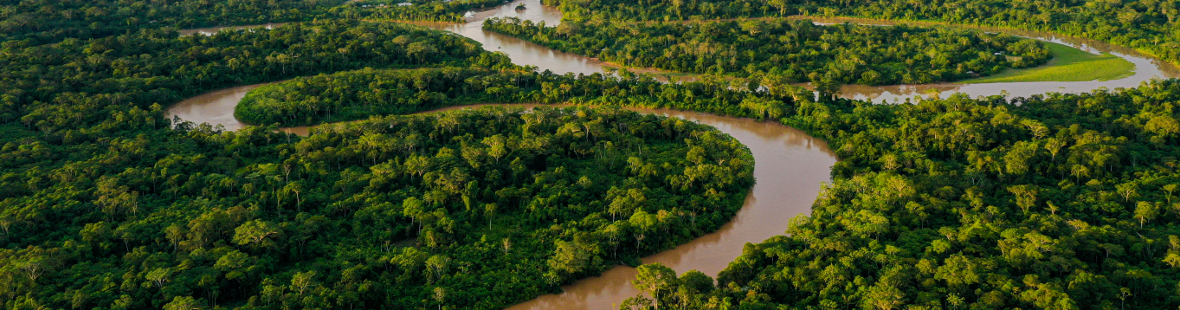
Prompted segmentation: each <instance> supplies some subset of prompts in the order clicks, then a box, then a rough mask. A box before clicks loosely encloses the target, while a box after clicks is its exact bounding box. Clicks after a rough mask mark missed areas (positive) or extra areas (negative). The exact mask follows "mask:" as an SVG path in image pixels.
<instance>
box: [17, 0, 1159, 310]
mask: <svg viewBox="0 0 1180 310" xmlns="http://www.w3.org/2000/svg"><path fill="white" fill-rule="evenodd" d="M341 2H342V1H329V0H325V1H318V0H307V1H286V0H273V1H253V0H242V1H189V0H173V1H133V0H124V1H57V2H53V1H16V0H10V1H0V29H2V30H4V31H0V41H2V43H0V68H4V69H3V70H0V296H2V298H0V302H2V303H3V306H2V307H3V308H5V309H42V308H67V307H68V308H103V309H156V308H164V309H212V308H245V309H252V308H264V309H280V308H345V307H348V308H381V307H386V308H422V309H459V308H480V309H492V308H502V307H504V306H506V305H510V304H513V303H516V302H520V301H522V300H525V299H528V298H533V297H535V296H537V295H539V294H543V293H550V292H555V291H556V290H557V289H558V287H559V285H560V284H563V283H569V282H571V281H574V280H576V279H579V278H583V277H586V276H590V275H594V274H597V273H598V272H601V271H602V270H605V269H606V268H609V267H610V266H612V265H614V264H620V263H622V264H628V265H635V264H637V263H638V258H639V257H641V256H643V255H646V254H650V253H654V252H656V251H659V250H661V249H666V248H670V247H672V246H675V245H677V244H681V243H683V242H686V241H688V240H691V238H694V237H695V236H699V235H701V234H703V233H706V232H709V231H712V230H714V229H716V228H717V227H719V226H720V225H722V224H723V223H725V222H726V221H728V220H729V219H730V217H731V215H732V214H733V213H734V212H735V211H736V209H737V208H738V207H739V206H740V203H741V201H742V198H744V196H745V195H746V190H747V189H748V188H749V186H750V185H751V184H752V183H751V182H752V181H753V180H752V174H751V169H752V166H753V159H752V158H751V157H750V155H749V152H748V150H746V149H745V147H743V146H742V145H740V144H738V143H737V142H736V141H734V140H733V139H732V138H730V137H728V136H725V135H723V134H720V133H719V132H718V131H716V130H714V129H712V128H708V127H705V126H702V125H699V124H695V123H692V122H686V121H681V120H677V119H668V118H662V117H655V116H648V115H640V114H636V113H632V112H626V111H622V110H618V109H616V108H585V107H578V108H560V109H552V108H537V109H533V110H516V109H480V110H463V111H454V112H447V113H440V114H429V115H411V116H387V115H386V114H403V113H410V112H417V111H421V110H423V109H427V108H433V107H442V106H447V105H454V104H465V103H474V102H538V103H571V104H585V105H614V106H640V107H664V108H677V109H685V110H694V111H702V112H709V113H715V114H721V115H730V116H741V117H753V118H759V119H766V120H771V121H778V122H781V123H783V124H786V125H789V126H792V127H796V128H799V129H803V130H805V131H807V132H808V133H810V134H812V135H814V136H816V137H820V138H823V139H825V140H827V141H828V142H829V145H830V146H832V149H833V150H835V151H836V152H837V154H838V155H839V156H840V158H841V161H840V162H839V163H837V164H836V165H835V166H834V167H833V180H834V182H833V183H832V184H830V185H828V186H827V187H826V188H825V189H824V190H823V191H822V192H821V193H820V196H819V199H818V200H817V202H816V204H815V206H814V208H813V211H812V213H811V214H810V216H806V217H798V218H795V219H785V218H784V219H782V220H783V221H784V222H787V221H790V222H791V228H790V229H789V230H788V231H787V234H786V235H783V236H778V237H774V238H772V239H770V240H767V241H766V242H763V243H759V244H749V245H747V246H746V249H745V251H744V253H743V254H742V256H741V257H739V258H737V259H736V260H735V261H734V262H733V263H731V264H730V266H729V268H727V269H726V270H724V271H723V272H722V273H721V274H720V275H718V276H717V277H716V280H715V281H714V279H712V278H710V277H709V275H705V274H703V273H699V272H687V273H685V274H682V275H677V274H676V273H675V272H673V271H672V270H670V269H668V268H666V267H663V266H661V265H645V266H641V267H639V276H638V277H637V278H636V279H635V281H634V285H636V286H637V287H639V288H640V289H643V290H645V291H647V292H648V293H649V294H648V295H646V296H637V297H636V298H632V299H630V300H628V301H626V302H625V303H624V304H622V305H621V306H622V307H623V308H632V309H651V308H656V307H658V308H680V309H837V308H864V309H886V310H890V309H960V308H969V309H1013V308H1020V309H1169V308H1176V307H1177V306H1180V293H1178V292H1180V284H1178V283H1180V272H1178V271H1177V268H1178V267H1180V229H1178V228H1175V226H1176V225H1174V223H1175V222H1173V221H1177V220H1180V200H1174V199H1176V197H1174V196H1175V195H1176V190H1177V189H1178V188H1180V187H1178V186H1180V174H1178V172H1177V165H1178V163H1177V158H1176V157H1177V155H1176V154H1180V122H1178V121H1177V117H1180V116H1178V115H1177V113H1180V111H1177V106H1176V105H1177V102H1180V81H1177V80H1167V81H1157V82H1152V83H1150V84H1145V85H1143V86H1141V87H1138V88H1131V89H1116V90H1113V91H1112V90H1106V89H1100V90H1095V91H1093V92H1091V93H1085V94H1055V93H1052V94H1048V95H1043V96H1042V95H1037V96H1032V97H1027V98H1005V97H1003V96H1001V95H996V96H991V97H981V98H975V99H971V98H965V97H963V96H954V97H951V98H948V99H943V100H939V99H927V100H922V101H920V102H917V103H915V104H899V105H872V104H871V103H869V102H861V101H850V100H845V99H837V98H836V97H835V96H834V93H833V92H834V91H835V88H834V84H837V83H865V84H876V83H877V82H872V81H871V80H866V79H865V74H866V73H867V72H868V71H867V70H871V71H874V72H877V73H879V74H880V77H878V78H879V79H896V81H905V80H906V79H905V73H908V72H910V71H907V70H912V71H913V72H914V73H911V76H912V77H913V78H914V79H916V80H917V81H925V80H924V79H923V76H926V77H928V78H929V79H930V80H929V81H935V80H937V79H935V77H943V78H947V79H957V78H961V77H962V76H961V75H958V74H960V73H963V72H966V71H974V72H975V73H978V74H986V73H989V72H993V70H994V68H995V67H996V66H1024V65H1030V64H1033V63H1037V62H1038V61H1043V60H1044V58H1043V57H1042V58H1038V57H1040V56H1038V55H1041V56H1043V53H1042V52H1041V51H1042V50H1043V47H1041V46H1039V45H1038V44H1030V43H1022V42H1027V41H1025V40H1016V39H1013V38H1009V37H1003V36H997V35H988V34H979V33H970V34H965V33H955V32H944V30H927V29H919V28H910V27H860V26H851V25H836V26H827V27H820V26H814V25H810V24H807V23H799V22H787V21H779V20H777V19H776V18H777V17H781V16H786V15H795V14H803V15H820V16H859V17H874V18H888V19H902V20H936V21H945V22H950V23H965V24H982V25H994V26H1004V27H1015V28H1024V29H1034V30H1049V31H1056V32H1059V33H1064V34H1071V35H1077V36H1083V37H1089V38H1094V39H1098V40H1104V41H1109V42H1113V43H1116V44H1121V45H1126V46H1130V47H1134V48H1138V49H1142V50H1146V51H1149V52H1152V53H1155V54H1158V55H1160V56H1161V57H1162V58H1164V59H1166V60H1170V61H1176V60H1177V58H1178V57H1180V54H1177V53H1180V52H1177V51H1180V49H1178V48H1176V47H1177V46H1178V44H1180V43H1178V42H1180V41H1178V40H1180V39H1177V37H1176V36H1174V35H1173V34H1174V29H1177V26H1178V25H1176V22H1177V21H1176V20H1175V18H1174V17H1175V16H1174V15H1176V14H1177V11H1176V10H1175V3H1174V1H1147V0H1141V1H1121V2H1119V1H1114V2H1111V1H1107V2H1094V1H1090V2H1052V3H1050V2H1044V1H1040V2H1038V1H1032V2H1001V1H986V0H947V1H932V2H928V3H920V2H896V3H893V2H874V1H859V0H849V1H839V2H833V1H825V0H812V1H802V2H788V1H781V0H769V1H746V0H735V1H681V0H672V1H662V0H650V1H649V0H644V1H643V2H640V3H638V5H636V3H633V2H624V1H617V0H605V1H601V0H600V1H585V0H548V1H546V2H548V3H549V4H554V5H559V6H560V7H561V8H562V9H563V10H564V11H565V13H566V18H567V19H566V21H565V22H563V23H562V25H560V26H559V27H557V28H540V27H538V25H528V24H521V23H517V22H515V21H505V20H500V21H497V22H494V23H493V24H490V25H489V27H492V28H495V29H496V30H497V31H502V32H508V33H511V34H513V35H518V36H522V37H524V38H526V39H529V40H533V41H536V42H541V43H543V44H545V45H549V46H553V47H556V48H560V49H564V50H570V51H582V53H584V54H588V55H598V56H599V57H602V58H604V59H606V60H611V59H612V57H613V59H614V60H612V61H616V62H619V63H624V64H628V65H632V66H654V67H659V66H667V67H666V68H669V69H671V70H682V71H686V72H706V73H719V72H724V73H725V74H729V75H730V76H728V77H726V78H719V77H716V76H712V75H704V76H702V77H701V78H700V80H698V81H694V82H676V83H663V82H660V81H657V80H655V79H653V78H651V77H650V76H645V75H635V74H632V73H630V72H627V71H626V70H622V71H618V72H615V73H614V74H590V75H572V74H566V75H558V74H553V73H552V72H548V71H542V72H534V71H532V70H529V68H522V67H519V66H515V65H513V64H511V63H510V62H509V60H508V59H507V57H505V56H504V55H502V54H496V53H491V52H487V51H485V50H484V49H483V48H482V47H481V46H479V44H477V43H475V42H473V41H470V40H466V39H463V38H461V37H457V36H454V35H451V34H446V33H443V32H437V31H430V30H426V29H423V28H419V27H413V26H406V25H398V24H391V23H369V22H360V21H355V19H368V20H377V19H398V20H407V19H413V20H423V19H424V20H445V21H457V20H459V19H460V18H461V16H462V14H463V13H464V12H465V11H466V10H468V9H471V8H476V7H484V6H490V5H493V4H495V3H496V2H497V1H487V0H470V1H463V0H460V1H452V2H445V1H444V2H437V1H435V2H413V5H410V6H397V5H396V2H398V1H366V2H352V3H347V4H342V3H341ZM381 4H385V5H384V6H382V5H381ZM366 6H368V7H366ZM762 17H765V18H762ZM736 18H762V19H760V20H758V21H752V20H750V21H747V20H742V21H727V20H719V21H709V22H706V21H704V20H711V19H736ZM313 19H320V20H318V21H314V22H305V23H293V24H290V25H286V26H283V27H279V28H277V29H275V30H270V31H226V32H222V33H219V34H216V35H213V36H203V35H198V36H189V37H178V36H177V33H176V31H175V29H176V28H177V27H189V26H208V25H217V24H253V23H261V22H277V21H300V20H303V21H311V20H313ZM338 19H354V21H344V20H338ZM606 21H611V22H609V23H608V22H606ZM673 21H676V22H673ZM623 22H628V23H623ZM817 29H823V30H822V31H821V30H817ZM898 29H903V30H898ZM891 31H903V34H902V38H903V39H905V40H899V39H897V38H896V36H897V33H893V32H891ZM825 32H826V33H825ZM710 35H715V36H716V37H717V38H719V39H718V40H715V41H708V42H706V41H702V40H699V39H697V40H696V41H693V40H694V39H695V38H697V37H701V36H710ZM772 35H774V37H771V36H772ZM789 35H795V37H790V36H789ZM669 36H671V38H670V37H669ZM677 36H682V38H678V37H677ZM784 36H787V37H788V38H789V39H791V40H787V41H782V39H781V38H783V37H784ZM607 38H609V39H607ZM950 38H955V40H949V39H950ZM963 40H965V42H964V41H963ZM46 43H54V44H46ZM706 43H707V44H706ZM824 44H828V45H827V47H824ZM902 46H905V47H907V48H904V49H903V48H901V47H902ZM714 47H716V50H715V51H714V50H710V52H714V53H702V54H700V55H697V54H692V53H688V51H690V49H689V48H703V49H711V48H714ZM722 47H724V48H722ZM603 48H606V49H607V50H606V51H605V52H604V50H603ZM796 48H797V49H796ZM913 49H918V50H917V51H914V50H913ZM730 50H733V51H734V52H732V53H731V52H730ZM669 51H671V52H669ZM748 51H754V52H755V55H753V56H751V55H749V54H748V53H747V52H748ZM866 51H867V52H866ZM927 51H933V53H931V54H927V53H926V52H927ZM1000 51H1003V52H1004V55H1005V56H1016V57H1021V58H1020V59H1015V58H1009V57H989V55H990V56H999V55H995V53H996V52H1000ZM862 52H864V54H862ZM939 52H942V53H945V54H944V55H939V54H938V53H939ZM973 52H974V53H973ZM669 53H670V54H669ZM727 53H728V54H727ZM743 53H744V54H743ZM837 53H839V54H837ZM980 53H983V54H980ZM668 55H671V56H668ZM701 55H705V56H701ZM722 55H729V56H725V57H729V58H731V59H725V60H726V61H732V64H727V63H721V62H717V59H722V58H719V57H722ZM792 55H805V56H806V57H811V58H788V57H791V56H792ZM833 55H840V56H833ZM843 55H854V56H856V57H858V59H860V60H861V61H862V62H863V63H860V64H857V65H855V66H851V67H850V68H846V67H849V66H848V64H841V63H840V62H841V61H842V60H841V59H840V57H843ZM939 56H945V57H944V58H942V59H944V60H947V62H942V61H937V62H935V61H933V60H936V59H938V57H939ZM660 57H665V59H663V60H657V59H659V58H660ZM774 57H780V59H779V60H778V61H786V60H782V59H790V61H786V62H775V61H774V60H773V59H774ZM795 57H802V56H795ZM903 57H904V58H903ZM672 59H675V61H673V60H672ZM698 59H707V60H705V61H702V62H704V63H705V64H704V65H701V66H700V69H699V70H700V71H692V70H697V68H698V66H697V64H696V61H697V60H698ZM804 59H805V60H804ZM708 60H711V61H712V63H709V61H708ZM909 60H912V62H913V63H908V62H907V61H909ZM972 61H975V63H974V64H973V65H968V63H971V62H972ZM786 63H791V64H798V66H799V67H798V68H792V67H790V65H787V64H786ZM718 64H720V65H721V68H720V69H716V68H715V67H716V65H718ZM897 64H905V66H904V68H898V67H897ZM952 64H953V65H952ZM730 65H731V66H730ZM960 65H961V66H963V67H962V68H960ZM727 66H729V67H727ZM975 66H978V67H975ZM779 67H781V68H779ZM675 68H681V69H675ZM976 68H979V69H978V70H976ZM776 69H777V70H780V71H779V72H774V70H776ZM846 69H847V70H846ZM963 69H965V71H964V70H963ZM719 70H720V71H719ZM787 70H794V73H792V74H790V75H788V74H787ZM858 70H865V71H858ZM939 70H943V71H941V72H942V73H939V74H934V72H936V71H939ZM763 71H765V73H764V72H763ZM833 72H835V73H833ZM886 72H888V73H886ZM899 72H905V73H899ZM923 72H924V74H925V75H923ZM799 74H803V75H799ZM804 78H805V79H806V80H810V81H813V82H818V83H817V84H818V85H817V86H818V88H817V90H818V94H813V93H812V92H810V91H806V90H802V89H800V88H798V87H794V86H791V83H794V82H797V81H802V80H803V79H804ZM280 81H285V82H280ZM272 82H278V83H275V84H273V85H270V86H266V87H262V88H259V90H258V91H257V92H255V93H252V94H250V99H249V100H247V101H248V102H249V103H248V104H247V106H244V107H243V110H241V111H239V112H240V113H242V114H241V116H242V117H243V118H244V119H250V118H254V119H252V120H251V121H252V122H255V123H259V124H263V126H257V127H249V128H246V129H243V130H240V131H237V132H223V131H221V130H219V129H217V128H212V127H210V126H208V125H204V124H192V123H186V122H182V121H179V120H169V119H167V118H165V117H164V112H163V105H167V104H170V103H174V102H177V101H179V100H181V99H183V98H187V97H190V96H193V95H197V94H201V93H205V92H208V91H212V90H216V89H220V88H225V87H230V86H239V85H247V84H257V83H272ZM355 119H367V120H364V121H360V122H354V123H347V124H338V125H326V126H321V127H319V128H317V129H314V130H313V135H311V136H309V137H298V136H294V135H290V134H284V133H281V132H278V131H277V130H276V129H277V128H276V127H275V126H274V125H273V124H276V123H277V124H280V125H297V124H318V123H321V122H326V121H339V120H355ZM1057 157H1062V159H1060V160H1059V159H1056V158H1057Z"/></svg>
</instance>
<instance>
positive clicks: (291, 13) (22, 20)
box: [0, 0, 344, 45]
mask: <svg viewBox="0 0 1180 310" xmlns="http://www.w3.org/2000/svg"><path fill="white" fill-rule="evenodd" d="M343 2H344V0H234V1H204V0H171V1H149V0H118V1H115V0H21V1H0V42H5V41H22V40H29V41H27V42H25V44H28V45H38V44H43V43H50V42H57V41H60V40H62V39H65V38H77V39H88V38H101V37H107V36H112V35H120V34H124V33H127V32H136V31H138V30H139V29H156V28H162V27H176V28H199V27H210V26H218V25H230V24H232V25H249V24H264V23H271V22H290V21H307V20H311V19H312V18H314V17H316V16H318V15H317V14H322V13H323V11H325V10H326V9H327V8H329V7H331V6H335V5H339V4H341V3H343Z"/></svg>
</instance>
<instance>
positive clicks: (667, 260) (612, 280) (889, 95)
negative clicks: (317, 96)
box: [168, 0, 1180, 310]
mask: <svg viewBox="0 0 1180 310" xmlns="http://www.w3.org/2000/svg"><path fill="white" fill-rule="evenodd" d="M522 2H523V3H524V4H525V5H526V7H527V9H525V10H522V11H517V10H515V9H514V8H515V7H516V6H517V5H518V4H519V3H522ZM490 17H518V18H522V19H529V20H533V21H544V22H545V23H546V24H547V25H557V24H558V23H559V22H560V19H561V13H560V12H559V11H557V10H556V9H555V8H550V7H545V6H542V5H540V2H539V0H521V1H515V2H512V3H509V4H506V5H503V6H500V7H497V8H494V9H491V10H487V11H482V12H477V13H472V14H469V17H468V20H469V21H470V22H468V23H466V24H444V23H416V24H419V25H423V26H427V27H431V28H435V29H441V30H447V31H451V32H454V33H456V34H459V35H462V36H465V37H468V38H471V39H473V40H475V41H477V42H480V43H482V44H483V47H484V48H485V49H487V50H490V51H499V52H504V53H505V54H507V55H508V57H509V58H511V59H512V61H513V62H515V63H517V64H520V65H533V66H537V67H538V68H539V69H540V70H551V71H553V72H555V73H559V74H563V73H575V74H578V73H582V74H590V73H595V72H603V71H604V68H607V67H610V66H611V65H610V64H609V63H606V62H602V61H598V60H596V59H592V58H587V57H582V56H578V55H574V54H569V53H563V52H559V51H554V50H551V49H548V48H545V47H543V46H540V45H537V44H533V43H529V42H525V41H523V40H520V39H516V38H512V37H509V36H505V35H501V34H497V33H493V32H489V31H484V30H483V29H482V28H481V26H482V23H483V21H484V20H485V19H487V18H490ZM808 18H810V19H813V20H815V21H816V22H817V23H833V22H844V21H850V22H856V23H867V24H885V25H888V24H892V23H890V22H886V21H877V20H852V19H821V18H812V17H808ZM910 24H920V23H910ZM218 30H219V29H217V28H210V29H201V30H199V31H195V32H192V31H190V32H188V33H206V34H208V33H214V32H216V31H218ZM984 30H986V31H995V32H1005V33H1010V34H1013V35H1020V36H1025V37H1031V38H1036V39H1040V40H1045V41H1051V42H1057V43H1062V44H1066V45H1069V46H1073V47H1076V48H1081V49H1083V50H1086V51H1090V52H1109V53H1112V54H1114V55H1118V56H1120V57H1123V58H1126V59H1127V60H1129V61H1131V62H1132V63H1134V64H1135V66H1136V71H1135V74H1134V75H1132V76H1130V77H1127V78H1123V79H1119V80H1114V81H1102V82H1098V81H1095V82H1033V83H989V84H933V85H901V86H884V87H870V86H856V85H853V86H845V87H844V88H843V89H842V92H843V94H842V96H843V97H846V98H854V99H872V100H875V101H877V102H881V101H882V100H887V101H890V102H896V101H904V99H905V98H912V97H914V96H917V95H925V94H928V93H929V92H931V91H935V92H938V93H940V95H942V96H949V95H950V94H951V93H954V92H963V93H966V94H967V95H969V96H971V97H975V96H980V95H994V94H999V93H1001V91H1005V90H1006V91H1007V92H1008V93H1009V94H1010V95H1011V96H1028V95H1032V94H1039V93H1045V92H1085V91H1090V90H1092V89H1095V88H1098V87H1108V88H1115V87H1134V86H1137V85H1139V84H1140V83H1142V82H1143V81H1147V80H1150V79H1152V78H1157V77H1158V78H1167V77H1177V76H1180V74H1178V72H1180V70H1177V69H1176V68H1175V67H1173V66H1171V65H1169V64H1166V63H1164V62H1161V61H1158V60H1156V59H1154V58H1152V57H1148V56H1146V55H1142V54H1140V53H1138V52H1135V51H1133V50H1130V49H1125V48H1119V47H1115V46H1110V45H1108V44H1103V43H1101V42H1094V41H1088V40H1080V39H1076V38H1069V37H1061V36H1055V35H1052V34H1046V33H1034V32H1024V31H1014V30H1009V29H984ZM257 86H258V85H251V86H242V87H237V88H231V89H225V90H219V91H214V92H210V93H207V94H204V95H201V96H197V97H193V98H190V99H187V100H185V101H182V102H180V103H177V104H175V105H173V106H171V107H169V109H168V113H169V114H170V115H175V116H178V117H180V118H181V119H184V120H188V121H193V122H198V123H201V122H207V123H210V124H212V125H221V126H224V128H225V129H227V130H236V129H240V128H243V127H244V126H247V125H246V124H243V123H241V122H238V121H237V120H236V119H234V117H233V108H234V107H235V106H236V105H237V103H238V102H239V101H240V100H241V99H242V97H243V96H245V94H246V92H248V91H249V90H251V89H253V88H255V87H257ZM523 106H526V107H527V106H528V105H523ZM458 108H467V107H458ZM634 110H636V111H639V112H644V113H654V114H658V115H665V116H670V117H678V118H683V119H688V120H693V121H697V122H700V123H702V124H706V125H710V126H713V127H716V128H718V129H719V130H721V131H722V132H725V133H727V134H729V135H731V136H733V137H734V138H736V139H738V140H739V141H740V142H741V143H743V144H745V145H746V146H748V147H749V148H750V150H751V151H752V153H753V155H754V159H755V168H754V176H755V177H756V178H757V184H756V185H754V187H753V189H752V190H751V194H750V195H749V197H748V198H747V200H746V204H745V206H744V207H743V208H742V210H741V211H739V212H738V214H737V215H736V216H735V217H734V219H733V220H732V221H731V222H730V223H728V224H726V225H725V226H723V227H722V228H721V229H720V230H718V231H717V232H714V233H712V234H708V235H706V236H703V237H701V238H698V239H696V240H693V241H692V242H690V243H687V244H684V245H681V246H679V247H676V248H675V249H672V250H668V251H664V252H661V253H658V254H655V255H653V256H650V257H647V258H644V259H643V262H644V263H654V262H659V263H663V264H665V265H667V266H669V267H671V268H672V269H675V270H676V271H677V272H678V273H683V272H685V271H688V270H693V269H695V270H698V271H701V272H704V273H705V274H708V275H711V276H716V275H717V273H718V272H719V271H721V270H722V269H724V268H725V267H726V266H727V265H728V264H729V262H731V261H733V259H734V258H736V257H737V256H738V255H740V254H741V250H742V247H743V246H744V245H745V244H746V243H747V242H755V243H756V242H761V241H763V240H765V239H767V238H769V237H771V236H775V235H780V234H782V233H783V232H784V231H785V230H786V228H787V223H788V221H789V219H791V218H792V217H794V216H796V215H798V214H807V213H809V212H810V209H811V205H812V203H813V202H814V200H815V197H816V195H817V194H818V192H819V189H820V185H821V184H822V183H823V182H828V181H830V177H829V175H830V168H831V166H832V164H834V163H835V161H836V157H835V155H834V154H833V153H832V152H831V151H830V150H829V149H828V147H827V146H826V144H825V143H824V142H823V141H820V140H818V139H815V138H812V137H810V136H808V135H806V134H804V133H803V132H800V131H798V130H795V129H793V128H790V127H786V126H782V125H779V124H775V123H768V122H758V121H754V120H749V119H739V118H731V117H722V116H716V115H710V114H702V113H694V112H684V111H672V110H647V109H634ZM285 130H286V131H288V132H293V133H298V134H301V135H306V134H308V128H306V127H298V128H287V129H285ZM634 278H635V269H634V268H630V267H625V266H619V267H615V268H613V269H610V270H608V271H607V272H605V273H604V274H602V275H601V276H598V277H591V278H588V279H583V280H580V281H577V282H575V283H573V284H571V285H567V286H564V287H562V289H563V291H564V292H563V293H561V294H553V295H545V296H541V297H539V298H537V299H534V300H530V301H527V302H524V303H521V304H518V305H515V306H512V307H511V308H509V309H513V310H525V309H616V308H617V307H618V306H617V305H618V304H619V303H621V302H622V301H623V300H624V299H626V298H628V297H632V296H635V295H637V294H639V293H640V292H639V291H638V290H636V289H635V288H634V287H633V286H632V285H631V284H630V281H631V280H632V279H634Z"/></svg>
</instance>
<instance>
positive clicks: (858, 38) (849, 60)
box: [483, 18, 1051, 85]
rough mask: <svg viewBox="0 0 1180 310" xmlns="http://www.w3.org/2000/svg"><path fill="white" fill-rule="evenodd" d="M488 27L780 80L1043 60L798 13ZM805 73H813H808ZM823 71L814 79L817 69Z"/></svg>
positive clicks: (634, 61)
mask: <svg viewBox="0 0 1180 310" xmlns="http://www.w3.org/2000/svg"><path fill="white" fill-rule="evenodd" d="M483 28H484V29H485V30H491V31H495V32H499V33H503V34H507V35H511V36H514V37H518V38H523V39H526V40H529V41H532V42H536V43H538V44H541V45H545V46H548V47H551V48H555V49H558V50H561V51H566V52H571V53H577V54H582V55H588V56H592V57H598V58H600V59H602V60H606V61H611V62H615V63H619V64H622V65H625V66H632V67H655V68H658V69H664V70H670V71H677V72H691V73H708V74H717V75H726V74H729V75H736V76H740V77H746V76H750V75H765V76H768V78H771V79H776V80H785V81H787V82H807V81H813V80H814V81H818V80H820V79H821V78H822V79H829V80H832V81H834V82H837V83H841V84H868V85H885V84H891V85H892V84H926V83H934V82H945V81H955V80H963V79H968V78H972V77H977V76H980V75H986V74H990V73H997V72H1000V71H1002V70H1004V69H1006V68H1025V67H1032V66H1036V65H1040V64H1043V63H1045V62H1046V61H1047V60H1049V58H1050V57H1051V55H1050V54H1049V51H1048V50H1047V49H1046V48H1045V47H1044V45H1042V44H1041V43H1040V42H1038V41H1035V40H1032V39H1023V38H1016V37H1012V36H1008V35H1003V34H990V33H984V32H981V31H968V30H952V29H937V28H936V29H930V28H914V27H907V26H894V27H879V26H866V25H852V24H842V25H832V26H820V25H815V24H813V23H811V22H810V21H806V20H765V21H764V20H748V21H740V22H739V21H719V22H689V23H682V22H669V23H615V22H604V23H576V22H566V23H562V24H560V25H558V26H556V27H545V25H544V24H543V23H542V24H533V22H532V21H527V20H525V21H521V20H519V19H516V18H507V19H491V20H488V21H486V22H484V24H483ZM812 74H816V75H813V76H810V77H809V75H812ZM821 76H822V77H821Z"/></svg>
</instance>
